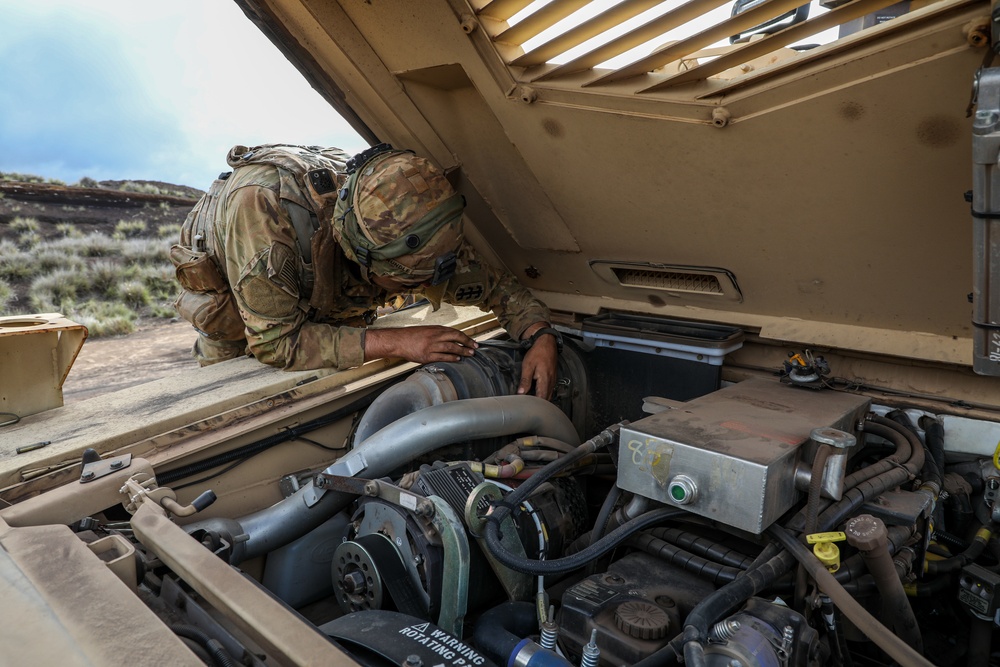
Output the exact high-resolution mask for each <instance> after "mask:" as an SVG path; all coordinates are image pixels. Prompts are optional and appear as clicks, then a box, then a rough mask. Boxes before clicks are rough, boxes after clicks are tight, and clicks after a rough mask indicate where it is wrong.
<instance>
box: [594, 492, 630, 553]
mask: <svg viewBox="0 0 1000 667" xmlns="http://www.w3.org/2000/svg"><path fill="white" fill-rule="evenodd" d="M621 497H622V490H621V489H620V488H618V485H617V484H615V485H614V486H612V487H611V491H610V493H608V497H607V498H605V499H604V503H603V504H602V505H601V511H600V512H598V514H597V521H595V522H594V529H593V530H592V531H590V543H591V544H593V543H594V542H597V541H598V540H600V539H601V538H602V537H604V532H605V531H606V530H607V529H608V522H609V521H610V520H611V513H612V512H613V511H614V510H615V504H616V503H617V502H618V499H619V498H621Z"/></svg>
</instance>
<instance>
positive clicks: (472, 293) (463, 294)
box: [455, 282, 486, 303]
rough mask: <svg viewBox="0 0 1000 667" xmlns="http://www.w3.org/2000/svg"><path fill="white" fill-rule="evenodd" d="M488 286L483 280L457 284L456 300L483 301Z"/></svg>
mask: <svg viewBox="0 0 1000 667" xmlns="http://www.w3.org/2000/svg"><path fill="white" fill-rule="evenodd" d="M485 292H486V288H485V287H484V286H483V283H481V282H474V283H464V284H462V285H456V286H455V301H471V302H473V303H475V302H477V301H482V299H483V295H484V294H485Z"/></svg>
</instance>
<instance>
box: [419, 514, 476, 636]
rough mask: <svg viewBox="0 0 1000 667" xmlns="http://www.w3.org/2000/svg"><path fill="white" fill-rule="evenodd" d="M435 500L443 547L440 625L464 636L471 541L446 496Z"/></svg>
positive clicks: (437, 525) (437, 527)
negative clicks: (445, 498) (463, 626)
mask: <svg viewBox="0 0 1000 667" xmlns="http://www.w3.org/2000/svg"><path fill="white" fill-rule="evenodd" d="M427 500H429V501H431V502H432V503H434V508H435V509H436V511H435V512H434V516H433V518H432V519H431V522H432V523H433V524H434V527H435V528H436V529H437V531H438V534H439V535H440V536H441V545H442V546H443V547H444V559H443V560H444V573H443V576H442V578H441V590H442V595H441V612H440V614H439V615H438V622H437V624H438V625H439V626H440V627H441V629H442V630H445V631H446V632H450V633H451V634H453V635H455V636H456V637H461V636H462V625H463V624H464V622H465V612H466V610H467V609H468V606H469V566H470V562H471V556H470V554H469V541H468V539H467V538H466V537H465V526H464V525H462V521H461V519H459V518H458V514H456V513H455V510H453V509H452V508H451V506H450V505H449V504H448V503H447V502H446V501H445V500H444V499H443V498H439V497H437V496H430V497H429V498H427Z"/></svg>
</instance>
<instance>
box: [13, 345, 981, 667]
mask: <svg viewBox="0 0 1000 667" xmlns="http://www.w3.org/2000/svg"><path fill="white" fill-rule="evenodd" d="M565 338H566V346H565V349H564V351H563V353H562V355H561V358H560V381H559V384H558V389H557V392H556V396H555V397H554V399H553V400H552V401H551V402H547V401H543V400H541V399H538V398H535V397H533V396H530V395H529V396H522V395H516V394H514V393H513V392H514V391H515V389H516V387H517V380H518V377H517V376H518V369H519V363H518V362H519V358H520V355H521V354H522V351H521V350H520V348H519V347H518V346H517V345H515V344H512V343H509V342H504V341H491V342H488V343H484V344H483V345H482V346H481V348H480V349H479V350H478V351H477V353H476V355H475V356H474V357H472V358H469V359H466V360H463V361H461V362H456V363H444V364H432V365H428V366H424V367H420V368H418V369H416V370H415V371H413V372H411V373H409V374H408V375H406V376H405V378H403V379H400V380H398V381H394V382H390V383H386V384H385V385H384V386H382V387H380V388H379V389H378V390H376V391H373V392H370V393H369V394H367V395H364V396H360V397H352V398H353V400H352V401H351V402H350V403H349V404H347V405H346V406H344V407H341V408H338V409H337V410H334V411H332V412H330V413H328V414H324V415H322V416H320V417H319V418H317V419H314V420H311V421H303V422H301V423H299V424H298V425H296V426H295V427H294V428H287V429H283V431H282V432H281V433H280V434H279V435H270V436H267V437H264V438H261V439H259V440H257V441H255V442H252V443H250V444H247V445H243V446H241V447H240V448H238V449H233V450H229V451H226V452H224V453H221V454H215V455H213V456H210V457H208V458H203V459H201V460H198V461H195V462H190V463H187V464H185V465H183V466H179V467H177V466H175V467H173V468H171V469H168V470H159V469H157V470H154V469H153V468H152V466H150V465H149V464H148V463H146V462H145V461H143V460H142V459H139V458H132V457H131V456H130V455H124V456H117V457H107V458H100V457H99V456H92V457H90V459H91V460H87V457H86V456H85V460H84V466H83V472H82V476H81V478H80V480H78V481H77V482H75V483H71V484H69V485H66V486H63V487H60V488H58V489H55V490H52V491H49V492H47V493H44V494H40V495H38V496H36V497H34V498H29V499H27V500H24V501H23V502H20V503H16V504H14V505H13V506H11V507H8V508H6V509H4V510H0V519H2V520H3V521H4V524H3V526H4V528H5V530H4V531H3V532H0V543H2V544H3V546H4V549H5V551H3V553H4V554H5V558H6V560H7V561H9V562H5V563H0V566H6V567H7V569H12V568H20V572H21V575H22V576H24V577H26V578H27V579H28V580H32V581H34V582H36V584H35V585H36V587H38V586H41V587H42V588H45V587H51V586H56V583H54V580H53V576H54V575H53V572H54V571H60V570H61V574H60V576H61V578H62V579H66V578H67V577H69V578H70V579H71V580H73V581H79V580H81V579H86V580H87V581H90V582H95V583H94V585H96V581H97V580H98V579H101V580H102V581H103V580H104V579H109V578H110V581H104V583H102V584H101V585H100V586H101V587H100V591H101V592H100V593H91V597H92V598H93V597H95V596H96V597H99V598H100V599H101V600H102V601H103V604H102V605H99V607H108V608H113V609H114V610H115V611H114V612H109V613H111V614H112V615H111V616H110V617H108V616H104V615H103V614H104V612H103V611H102V610H101V609H100V608H96V610H95V611H93V612H91V613H92V614H94V615H96V616H99V617H100V618H101V619H103V621H107V620H108V619H109V618H114V616H115V615H122V614H123V613H124V610H125V609H132V608H133V607H135V608H134V609H132V611H130V612H129V613H128V614H126V615H127V617H128V619H129V622H130V623H131V625H132V626H140V627H142V628H143V630H142V632H146V633H153V634H154V635H155V636H156V637H157V639H156V640H155V641H157V642H160V643H159V644H158V645H162V646H163V647H164V649H163V654H162V656H163V657H162V659H163V660H164V662H165V664H166V663H169V664H184V662H185V661H187V662H190V663H191V664H199V662H200V663H201V664H214V665H230V664H244V665H275V664H333V663H337V664H339V663H340V662H344V663H345V664H350V663H351V662H355V663H359V664H365V665H392V664H396V665H400V664H403V665H409V666H411V667H414V666H416V665H438V664H443V665H489V664H496V665H500V664H512V665H513V664H516V665H541V664H559V665H568V664H573V665H584V666H587V667H590V666H595V665H623V664H628V665H634V664H638V665H654V664H656V665H658V664H682V663H683V664H687V663H691V664H700V665H726V666H734V665H737V664H739V665H746V666H751V665H753V666H756V665H761V666H764V665H803V666H804V665H851V664H857V665H888V664H936V665H959V664H984V665H985V664H990V663H991V660H992V657H991V655H992V647H991V641H990V637H991V634H992V630H993V628H994V626H995V624H996V612H997V603H996V601H995V598H994V591H995V587H996V585H997V583H998V579H1000V574H998V573H997V572H998V570H1000V543H998V542H997V540H996V539H995V537H994V533H993V530H994V521H995V515H994V512H998V511H1000V508H996V503H995V501H996V495H997V491H998V489H1000V470H998V466H997V464H996V461H995V460H994V459H992V458H990V457H983V456H981V455H980V456H977V455H975V454H970V453H963V447H966V444H967V443H965V442H963V439H965V438H966V437H968V435H967V434H968V433H969V432H970V431H969V429H968V428H957V429H955V430H956V433H957V435H955V436H951V434H950V433H946V432H945V428H944V425H945V424H953V423H954V421H948V420H946V419H943V418H942V417H941V416H940V415H935V414H932V413H929V412H927V411H925V410H918V409H900V408H898V407H896V408H889V407H887V406H882V405H878V404H873V402H872V400H871V398H869V397H868V396H865V395H863V394H861V393H859V392H857V391H850V390H849V389H850V387H843V386H838V383H837V381H836V380H835V379H834V378H832V377H831V376H830V369H829V368H828V366H826V364H825V362H824V361H823V360H822V358H820V357H813V356H811V355H810V354H808V353H803V354H794V353H793V354H792V355H790V356H789V362H787V363H786V364H785V365H784V367H783V368H782V369H776V370H775V372H773V373H772V374H770V376H761V377H758V378H753V379H747V380H744V381H741V382H723V381H721V376H720V373H719V367H718V365H717V364H713V363H711V361H712V357H711V350H712V349H713V346H712V344H707V347H706V355H703V357H702V359H701V360H699V359H698V358H697V357H698V354H697V353H691V354H693V355H694V356H691V357H690V358H687V357H686V356H685V354H671V355H667V356H665V355H662V354H660V355H658V354H655V353H651V352H650V351H648V350H645V349H643V346H644V345H646V344H648V343H649V341H648V340H646V341H645V342H644V341H641V340H640V341H638V343H637V346H634V347H632V349H629V348H628V346H624V345H623V343H622V341H619V340H616V341H614V342H615V343H616V345H612V346H607V345H601V344H600V342H601V341H600V340H598V341H595V340H594V339H593V338H592V337H591V338H590V339H588V337H587V336H581V335H578V332H571V331H567V332H566V336H565ZM605 342H606V341H605ZM661 342H662V341H661ZM659 344H661V343H655V345H659ZM616 347H617V348H618V349H615V348H616ZM717 348H718V346H715V349H717ZM706 359H708V361H706ZM623 373H627V374H628V375H627V378H629V379H630V381H629V382H625V381H623V376H622V374H623ZM613 378H617V384H616V380H615V379H613ZM640 379H642V381H641V382H639V380H640ZM706 386H707V387H708V389H707V390H706V389H705V387H706ZM966 421H969V422H971V421H973V420H966ZM331 424H339V425H341V426H342V427H343V428H341V429H340V430H336V431H333V432H335V433H336V434H338V435H337V436H336V437H341V434H342V433H343V432H344V429H346V431H347V437H346V440H345V441H344V442H337V441H335V438H334V437H333V436H330V435H329V434H330V433H333V432H331V431H328V430H324V428H325V427H327V426H329V425H331ZM982 425H985V427H987V428H988V427H989V423H987V422H983V423H982ZM292 441H299V442H303V441H304V442H306V443H308V444H311V445H314V446H317V447H322V448H325V449H329V450H331V452H332V454H331V456H332V459H331V462H330V464H329V465H326V466H325V467H323V468H318V469H317V468H313V469H308V470H282V471H278V472H280V473H281V480H280V483H279V486H280V490H281V495H282V497H283V499H282V500H280V501H279V502H277V503H275V504H271V505H270V506H262V507H259V508H257V509H256V511H253V512H250V513H245V514H240V515H235V516H234V515H220V514H219V513H218V512H215V513H213V509H215V508H213V501H214V500H215V495H214V493H213V491H212V488H213V482H218V481H219V480H220V479H222V476H224V475H225V473H226V472H227V470H229V469H230V466H232V465H233V464H234V462H236V463H237V465H238V464H239V462H244V461H247V460H248V459H250V458H253V457H256V456H258V455H259V454H260V453H262V452H265V451H270V452H272V453H274V452H279V453H280V451H281V448H282V447H286V446H288V443H290V442H292ZM969 449H970V451H975V449H976V448H975V447H972V448H969ZM980 449H981V447H980ZM274 460H278V461H280V460H281V459H280V458H277V459H272V461H274ZM271 465H273V463H272V464H271ZM272 472H274V471H272ZM206 473H207V475H206ZM262 484H263V482H262ZM181 489H183V491H181ZM178 492H180V494H179V493H178ZM246 493H248V494H249V493H251V490H250V489H249V488H247V489H246ZM179 497H181V498H184V499H185V500H184V501H183V502H182V501H181V500H178V498H179ZM995 508H996V509H995ZM66 526H68V527H69V528H68V529H67V528H66ZM67 530H68V531H72V532H66V531H67ZM39 531H50V532H52V535H53V537H52V539H54V540H56V542H55V544H57V545H58V547H57V548H58V549H59V550H60V552H61V553H64V554H74V555H73V556H72V557H70V556H66V559H64V561H58V563H57V562H55V561H53V559H51V558H48V557H41V558H40V557H39V556H38V554H39V552H38V549H34V550H31V549H28V550H26V551H25V550H24V549H20V548H17V547H16V545H17V544H20V543H21V541H22V540H24V539H25V536H29V537H30V536H32V535H38V534H40V532H39ZM60 531H61V532H60ZM29 542H30V540H29ZM42 543H45V541H44V540H43V542H42ZM40 544H41V543H40ZM11 545H15V547H12V546H11ZM38 548H42V547H38ZM44 548H45V549H46V550H50V549H52V548H56V547H54V546H53V544H52V543H49V544H48V546H46V547H44ZM25 549H27V547H25ZM88 552H89V553H88ZM29 556H30V557H29ZM77 561H79V565H78V566H79V567H80V568H83V569H82V570H81V571H80V572H77V571H76V567H77V566H76V565H74V566H70V565H69V564H68V563H71V562H74V563H75V562H77ZM45 563H48V565H45ZM98 572H99V574H98ZM8 579H9V577H8ZM43 581H44V582H47V583H40V582H43ZM63 583H64V584H65V583H66V582H63ZM140 602H141V604H138V607H136V605H137V603H140ZM140 609H141V611H140ZM57 615H58V614H57ZM60 623H63V621H60ZM101 625H104V626H107V623H106V622H102V623H101ZM57 634H59V633H57ZM112 634H113V633H112ZM116 636H117V635H116ZM95 637H96V636H95ZM168 638H169V641H168ZM95 641H97V639H96V638H95ZM174 642H176V643H174ZM167 647H172V648H170V649H169V650H168V648H167ZM171 652H173V653H171ZM168 656H172V657H168ZM182 656H183V659H182ZM178 661H180V662H178ZM150 664H152V663H150Z"/></svg>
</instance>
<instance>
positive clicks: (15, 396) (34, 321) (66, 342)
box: [0, 313, 87, 423]
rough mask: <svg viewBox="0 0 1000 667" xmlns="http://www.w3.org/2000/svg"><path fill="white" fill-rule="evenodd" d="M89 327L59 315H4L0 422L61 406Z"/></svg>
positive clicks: (0, 330)
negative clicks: (67, 382)
mask: <svg viewBox="0 0 1000 667" xmlns="http://www.w3.org/2000/svg"><path fill="white" fill-rule="evenodd" d="M86 339H87V327H85V326H83V325H82V324H77V323H76V322H73V321H71V320H68V319H66V318H65V317H63V316H62V315H61V314H59V313H45V314H43V315H13V316H9V317H0V369H2V370H0V413H8V414H0V423H3V422H5V421H7V420H9V419H13V417H11V416H10V415H16V416H17V417H26V416H27V415H33V414H35V413H38V412H43V411H45V410H49V409H51V408H58V407H59V406H61V405H62V404H63V394H62V387H63V382H65V381H66V376H67V375H68V374H69V369H70V368H71V367H72V366H73V362H74V361H75V360H76V355H77V354H79V353H80V348H81V347H83V341H85V340H86Z"/></svg>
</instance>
